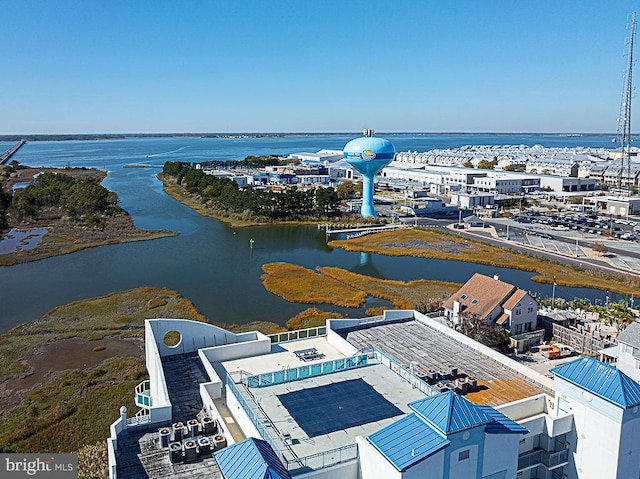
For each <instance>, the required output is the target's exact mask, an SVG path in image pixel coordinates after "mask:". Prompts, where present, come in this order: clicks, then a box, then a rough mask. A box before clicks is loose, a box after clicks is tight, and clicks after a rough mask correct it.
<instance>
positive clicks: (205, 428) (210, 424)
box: [202, 416, 218, 436]
mask: <svg viewBox="0 0 640 479" xmlns="http://www.w3.org/2000/svg"><path fill="white" fill-rule="evenodd" d="M217 432H218V424H217V421H216V420H215V419H212V418H210V417H209V416H205V417H203V418H202V434H204V435H205V436H213V435H214V434H215V433H217Z"/></svg>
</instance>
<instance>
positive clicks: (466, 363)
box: [338, 320, 548, 406]
mask: <svg viewBox="0 0 640 479" xmlns="http://www.w3.org/2000/svg"><path fill="white" fill-rule="evenodd" d="M338 332H340V331H338ZM342 335H343V336H344V337H345V338H346V339H347V341H349V342H350V343H351V344H353V345H354V346H355V347H357V348H364V347H366V346H375V347H376V348H378V349H380V350H381V351H382V352H383V353H385V354H386V355H388V356H390V357H391V358H393V359H395V360H396V361H398V362H399V363H400V364H402V365H403V366H404V367H406V368H407V369H409V365H410V363H411V362H412V361H415V362H417V363H418V365H419V367H421V368H422V369H436V370H447V369H448V368H449V366H455V367H457V368H458V370H459V371H460V372H464V373H466V374H467V375H470V376H474V377H475V378H476V379H478V391H477V392H469V393H467V394H466V397H467V399H469V400H470V401H472V402H474V403H476V404H488V405H491V406H499V405H501V404H506V403H509V402H512V401H516V400H518V399H524V398H526V397H529V396H533V395H536V394H541V393H543V392H548V391H545V389H544V388H543V386H542V385H540V384H538V383H536V382H533V381H532V380H531V379H529V378H527V377H525V376H523V375H521V374H518V373H517V372H516V371H515V370H513V369H510V368H508V367H507V366H505V365H504V364H501V363H499V362H498V361H496V360H494V359H491V358H490V357H488V356H485V355H483V354H482V353H480V352H479V351H477V350H476V349H473V348H472V347H470V346H466V345H465V344H463V343H460V342H458V341H456V340H455V339H454V338H452V337H451V336H448V335H447V334H445V333H442V332H440V331H438V330H437V329H435V328H432V327H430V326H428V325H426V324H424V323H422V322H419V321H415V320H411V321H407V322H403V323H391V324H378V325H376V324H372V325H364V326H362V327H361V328H360V329H356V330H349V331H346V332H343V333H342Z"/></svg>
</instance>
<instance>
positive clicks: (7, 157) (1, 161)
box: [0, 140, 27, 165]
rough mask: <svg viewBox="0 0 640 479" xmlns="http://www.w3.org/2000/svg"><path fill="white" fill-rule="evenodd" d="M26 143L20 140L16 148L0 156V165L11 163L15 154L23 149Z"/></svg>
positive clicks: (13, 147)
mask: <svg viewBox="0 0 640 479" xmlns="http://www.w3.org/2000/svg"><path fill="white" fill-rule="evenodd" d="M26 142H27V140H20V141H19V142H18V143H16V144H15V145H14V146H12V147H11V148H9V149H8V150H7V151H5V152H4V153H3V154H2V155H0V165H4V164H5V163H6V162H7V161H9V160H10V159H11V157H12V156H13V155H14V154H15V152H16V151H18V150H19V149H20V148H22V145H24V144H25V143H26Z"/></svg>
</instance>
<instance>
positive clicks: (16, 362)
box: [0, 287, 205, 452]
mask: <svg viewBox="0 0 640 479" xmlns="http://www.w3.org/2000/svg"><path fill="white" fill-rule="evenodd" d="M150 305H151V306H153V307H152V308H150V307H149V306H150ZM156 317H168V318H185V319H193V320H196V321H205V318H204V317H203V316H202V315H201V314H200V313H198V311H197V310H196V309H195V307H194V306H193V304H191V302H189V301H188V300H186V299H184V298H182V297H181V296H180V295H179V294H177V293H176V292H174V291H170V290H168V289H159V288H151V287H143V288H136V289H132V290H128V291H123V292H119V293H111V294H108V295H106V296H101V297H98V298H93V299H89V300H84V301H76V302H74V303H70V304H68V305H66V306H61V307H57V308H54V309H52V310H51V311H49V313H47V314H46V315H45V316H44V317H43V318H42V319H41V320H38V321H33V322H31V323H26V324H22V325H19V326H16V327H15V328H13V329H11V330H10V331H9V332H8V333H6V334H4V335H2V336H0V380H1V381H5V380H7V379H8V378H9V377H15V375H21V374H23V375H24V374H28V367H27V366H28V359H29V357H31V356H32V355H34V354H37V353H38V351H39V350H40V349H41V348H42V347H44V346H45V345H46V344H47V342H49V341H54V340H60V339H66V338H74V337H80V338H85V339H89V340H100V339H103V338H105V337H112V336H119V337H121V338H123V337H131V336H140V335H142V333H143V331H144V320H145V319H151V318H156ZM99 349H100V344H97V345H96V348H95V350H99ZM52 369H55V364H52ZM144 378H146V368H145V364H144V359H142V358H135V357H119V358H110V359H107V360H105V361H103V362H102V363H100V364H99V365H98V366H96V367H93V368H86V369H72V370H71V369H70V370H65V371H60V372H58V373H55V374H52V375H49V376H48V377H47V379H46V380H45V383H41V384H39V385H37V386H36V387H34V388H33V389H31V390H30V391H29V392H28V393H26V395H25V397H24V399H23V401H22V403H21V404H20V405H18V406H17V407H15V408H13V409H11V410H9V411H6V412H4V414H3V415H2V417H1V418H0V450H5V451H16V452H58V451H67V452H71V451H78V450H79V449H81V448H82V447H83V446H85V445H87V444H95V443H96V442H98V441H101V442H102V441H104V440H105V438H106V437H107V436H108V432H109V425H110V424H111V422H113V420H114V419H115V418H116V417H117V415H118V409H119V408H120V406H122V405H125V406H127V408H128V410H129V411H131V413H133V412H134V411H135V410H136V408H135V405H134V403H133V390H134V388H135V386H136V385H137V384H138V383H139V382H140V381H142V380H143V379H144Z"/></svg>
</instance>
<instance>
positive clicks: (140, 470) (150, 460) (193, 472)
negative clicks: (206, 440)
mask: <svg viewBox="0 0 640 479" xmlns="http://www.w3.org/2000/svg"><path fill="white" fill-rule="evenodd" d="M210 439H212V438H210ZM118 451H119V453H120V455H119V456H118V470H117V473H118V477H120V478H126V479H147V478H152V479H165V478H166V479H169V478H171V479H197V478H202V479H205V478H207V479H224V476H223V475H222V472H220V468H219V467H218V463H217V462H216V460H215V459H214V458H213V455H211V454H209V455H208V456H205V457H202V458H198V459H196V460H194V461H192V462H183V463H177V464H171V461H170V460H169V449H168V448H167V447H161V446H160V437H159V435H158V430H157V429H153V430H151V431H142V432H136V431H132V432H128V431H127V432H125V433H123V434H120V435H119V436H118Z"/></svg>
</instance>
